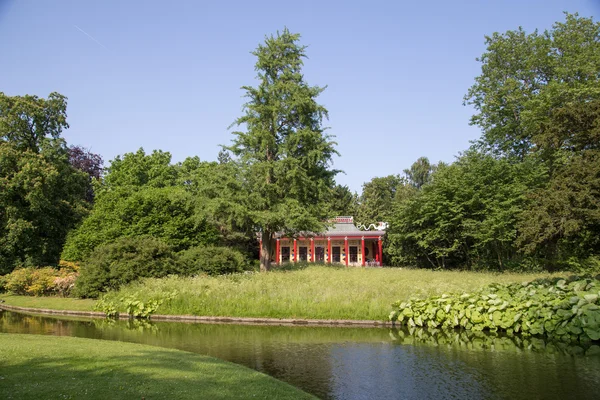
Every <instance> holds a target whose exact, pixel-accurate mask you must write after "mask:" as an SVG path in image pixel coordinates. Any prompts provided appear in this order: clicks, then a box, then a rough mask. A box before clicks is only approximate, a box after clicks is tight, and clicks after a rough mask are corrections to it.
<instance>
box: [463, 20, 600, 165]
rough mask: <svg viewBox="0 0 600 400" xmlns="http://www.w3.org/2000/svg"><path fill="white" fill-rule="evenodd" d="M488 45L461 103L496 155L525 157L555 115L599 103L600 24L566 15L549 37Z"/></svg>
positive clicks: (504, 37) (511, 34)
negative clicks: (471, 109)
mask: <svg viewBox="0 0 600 400" xmlns="http://www.w3.org/2000/svg"><path fill="white" fill-rule="evenodd" d="M486 45H487V51H486V52H485V53H484V54H483V55H482V56H481V58H480V59H479V61H480V62H481V63H482V67H481V68H482V69H481V71H482V73H481V75H480V76H478V77H477V78H476V79H475V84H474V85H473V86H472V87H471V88H470V89H469V92H468V93H467V95H466V96H465V103H467V104H471V105H473V107H474V108H475V110H476V111H477V114H475V115H474V116H473V117H472V119H471V123H472V124H474V125H478V126H480V127H481V128H482V130H483V137H482V143H483V144H484V145H485V146H486V147H488V148H491V149H493V150H494V151H497V152H499V153H501V154H508V155H515V156H518V157H523V156H524V155H526V154H527V153H529V152H531V151H532V150H535V143H536V141H537V140H536V139H535V137H536V136H539V135H540V133H541V131H542V129H541V128H542V127H543V126H550V125H551V124H550V118H551V115H552V113H553V111H554V110H556V109H558V108H561V107H562V106H563V105H564V104H568V103H580V104H581V103H585V102H588V101H594V100H599V99H600V79H599V76H598V71H599V70H600V24H598V23H596V22H594V21H593V20H592V19H591V18H583V17H579V16H578V15H577V14H568V13H567V14H566V18H565V21H564V22H557V23H555V24H554V26H553V28H552V29H551V30H549V31H544V32H542V33H540V32H538V31H534V32H533V33H530V34H527V33H526V32H525V31H524V30H523V29H522V28H519V29H518V30H516V31H508V32H506V33H504V34H500V33H494V34H493V35H492V36H489V37H486Z"/></svg>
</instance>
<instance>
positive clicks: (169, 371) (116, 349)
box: [0, 334, 313, 399]
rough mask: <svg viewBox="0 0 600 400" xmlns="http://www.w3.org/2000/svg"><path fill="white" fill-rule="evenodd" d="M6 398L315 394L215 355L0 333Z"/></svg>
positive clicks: (0, 375) (0, 390)
mask: <svg viewBox="0 0 600 400" xmlns="http://www.w3.org/2000/svg"><path fill="white" fill-rule="evenodd" d="M0 365H2V369H1V370H0V398H3V399H50V398H60V399H72V398H73V399H79V398H86V399H143V398H145V399H166V398H168V399H220V398H221V399H233V398H244V399H245V398H262V399H265V398H277V399H302V398H305V399H308V398H313V397H311V396H310V395H308V394H307V393H305V392H302V391H301V390H299V389H297V388H294V387H292V386H290V385H288V384H286V383H283V382H280V381H278V380H276V379H274V378H271V377H269V376H267V375H264V374H261V373H259V372H256V371H253V370H251V369H248V368H245V367H241V366H238V365H235V364H232V363H228V362H225V361H222V360H218V359H216V358H212V357H207V356H201V355H198V354H194V353H188V352H183V351H178V350H170V349H163V348H158V347H152V346H145V345H139V344H131V343H122V342H112V341H102V340H91V339H79V338H69V337H53V336H37V335H14V334H0Z"/></svg>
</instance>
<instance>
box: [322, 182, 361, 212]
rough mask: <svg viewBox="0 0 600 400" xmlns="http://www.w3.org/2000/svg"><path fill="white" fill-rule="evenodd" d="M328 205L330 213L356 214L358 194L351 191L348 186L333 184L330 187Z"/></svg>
mask: <svg viewBox="0 0 600 400" xmlns="http://www.w3.org/2000/svg"><path fill="white" fill-rule="evenodd" d="M329 207H330V209H331V214H332V215H349V216H356V213H357V212H358V195H357V194H356V193H352V192H351V191H350V189H349V188H348V186H342V185H335V187H334V188H333V189H332V193H331V200H330V201H329Z"/></svg>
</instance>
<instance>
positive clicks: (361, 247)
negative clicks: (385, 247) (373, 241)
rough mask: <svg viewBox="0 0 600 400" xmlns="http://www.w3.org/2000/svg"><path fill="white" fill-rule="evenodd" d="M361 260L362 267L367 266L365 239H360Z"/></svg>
mask: <svg viewBox="0 0 600 400" xmlns="http://www.w3.org/2000/svg"><path fill="white" fill-rule="evenodd" d="M360 258H361V260H362V263H361V264H362V266H363V267H364V266H365V237H364V236H363V237H362V238H361V239H360Z"/></svg>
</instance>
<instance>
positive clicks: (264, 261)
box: [260, 231, 273, 272]
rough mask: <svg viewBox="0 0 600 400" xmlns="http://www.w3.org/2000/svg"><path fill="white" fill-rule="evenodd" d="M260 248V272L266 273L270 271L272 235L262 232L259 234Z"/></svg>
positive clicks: (268, 232)
mask: <svg viewBox="0 0 600 400" xmlns="http://www.w3.org/2000/svg"><path fill="white" fill-rule="evenodd" d="M261 239H262V248H261V249H260V272H267V271H269V270H270V269H271V250H272V248H273V244H272V240H273V233H272V232H270V231H263V232H262V233H261Z"/></svg>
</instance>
